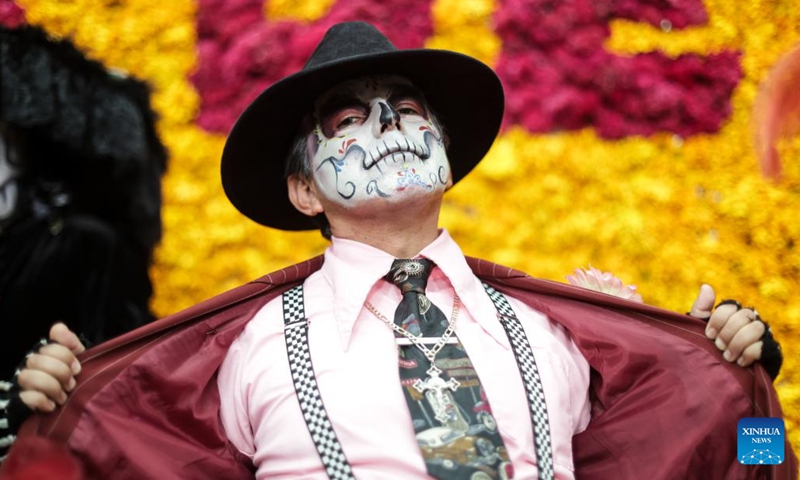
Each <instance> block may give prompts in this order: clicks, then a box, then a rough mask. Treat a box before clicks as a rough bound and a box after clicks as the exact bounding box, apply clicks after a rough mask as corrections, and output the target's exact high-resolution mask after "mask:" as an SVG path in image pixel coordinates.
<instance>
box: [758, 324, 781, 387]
mask: <svg viewBox="0 0 800 480" xmlns="http://www.w3.org/2000/svg"><path fill="white" fill-rule="evenodd" d="M761 321H762V322H764V321H763V320H761ZM764 327H766V329H767V330H766V331H765V332H764V336H763V337H761V341H762V342H764V345H763V346H762V347H761V360H759V361H760V362H761V365H763V366H764V368H765V369H766V370H767V373H768V374H769V376H770V377H772V379H773V380H775V378H776V377H777V376H778V374H779V373H780V371H781V365H783V351H782V350H781V345H780V344H779V343H778V342H777V341H775V337H773V336H772V329H771V328H769V325H768V324H767V322H764Z"/></svg>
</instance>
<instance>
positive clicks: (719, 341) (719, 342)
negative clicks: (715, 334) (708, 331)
mask: <svg viewBox="0 0 800 480" xmlns="http://www.w3.org/2000/svg"><path fill="white" fill-rule="evenodd" d="M714 345H716V346H717V348H719V349H720V350H725V349H727V348H728V346H727V345H725V342H723V341H722V339H721V338H717V339H716V340H714Z"/></svg>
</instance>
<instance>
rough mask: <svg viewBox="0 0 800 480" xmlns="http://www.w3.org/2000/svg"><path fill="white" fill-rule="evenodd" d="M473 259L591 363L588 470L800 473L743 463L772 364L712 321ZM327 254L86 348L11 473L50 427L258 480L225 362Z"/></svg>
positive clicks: (147, 473)
mask: <svg viewBox="0 0 800 480" xmlns="http://www.w3.org/2000/svg"><path fill="white" fill-rule="evenodd" d="M468 260H469V264H470V266H471V267H472V269H473V271H474V272H475V274H476V275H477V276H478V277H480V278H481V279H482V280H483V281H485V282H487V283H489V284H490V285H492V286H493V287H495V288H496V289H498V290H500V291H502V292H504V293H506V294H508V295H510V296H512V297H514V298H517V299H519V300H521V301H523V302H525V303H527V304H528V305H530V306H531V307H532V308H534V309H536V310H538V311H540V312H542V313H544V314H545V315H547V316H548V317H549V318H551V319H552V320H553V321H556V322H558V323H560V324H562V325H563V326H564V327H566V328H567V329H568V330H569V331H570V333H571V335H572V338H573V340H574V341H575V343H576V344H577V346H578V348H579V349H580V350H581V352H582V353H583V355H584V356H585V357H586V359H587V360H588V362H589V364H590V365H591V366H592V369H593V371H592V383H591V391H590V395H591V399H592V420H591V423H590V424H589V426H588V428H587V429H586V431H584V432H582V433H580V434H578V435H576V436H575V437H574V439H573V444H574V455H575V465H576V469H577V475H578V478H589V479H614V480H617V479H647V480H659V479H687V478H698V479H739V478H743V479H744V478H747V479H756V478H759V479H760V478H775V479H796V478H797V471H798V469H797V458H796V457H795V456H794V453H793V452H792V450H791V447H790V446H789V444H788V442H787V443H786V457H787V459H786V461H785V462H784V463H783V464H782V465H779V466H751V465H741V464H739V463H738V462H737V460H736V456H737V452H736V438H737V436H736V435H737V432H736V427H737V422H738V421H739V419H740V418H742V417H780V416H782V412H781V408H780V405H779V403H778V399H777V396H776V394H775V390H774V389H773V386H772V382H771V380H770V378H769V376H768V375H767V374H766V372H765V371H764V369H763V368H761V367H760V366H756V367H754V368H748V369H744V368H741V367H738V366H736V365H731V364H729V363H728V362H726V361H724V360H723V359H722V357H721V355H720V352H719V351H718V350H717V349H716V347H715V346H714V345H713V344H712V342H711V341H710V340H708V339H706V338H705V335H704V334H703V332H704V328H705V324H704V323H703V322H702V321H700V320H698V319H695V318H692V317H689V316H687V315H680V314H676V313H673V312H668V311H665V310H661V309H658V308H655V307H652V306H648V305H642V304H637V303H633V302H630V301H627V300H623V299H620V298H617V297H612V296H609V295H605V294H601V293H597V292H593V291H589V290H585V289H581V288H575V287H572V286H569V285H565V284H561V283H555V282H550V281H546V280H537V279H534V278H531V277H529V276H527V275H525V274H524V273H522V272H519V271H516V270H513V269H510V268H506V267H501V266H498V265H495V264H492V263H489V262H486V261H483V260H477V259H468ZM321 264H322V257H317V258H314V259H311V260H309V261H307V262H304V263H301V264H298V265H294V266H292V267H289V268H286V269H284V270H281V271H279V272H275V273H272V274H269V275H266V276H264V277H262V278H260V279H258V280H256V281H254V282H251V283H248V284H246V285H243V286H241V287H239V288H236V289H234V290H231V291H229V292H226V293H223V294H221V295H219V296H217V297H215V298H212V299H210V300H208V301H206V302H203V303H201V304H198V305H196V306H194V307H191V308H189V309H187V310H184V311H182V312H179V313H177V314H175V315H172V316H169V317H167V318H164V319H162V320H159V321H157V322H154V323H152V324H149V325H146V326H144V327H141V328H139V329H138V330H135V331H132V332H130V333H127V334H125V335H123V336H121V337H118V338H115V339H113V340H111V341H109V342H106V343H104V344H101V345H98V346H97V347H95V348H92V349H90V350H88V351H86V352H85V353H84V354H82V355H81V359H82V362H83V371H82V372H81V374H80V375H79V378H78V387H77V388H76V389H75V391H74V392H73V393H72V395H71V396H70V398H69V400H68V401H67V403H66V404H65V405H64V406H63V407H61V408H59V409H58V410H57V412H56V413H54V414H51V415H37V416H34V417H32V418H31V419H29V420H28V421H27V422H26V423H25V424H24V425H23V427H22V430H21V431H20V434H19V437H18V440H17V443H16V444H15V446H14V447H13V448H12V450H11V452H10V455H9V458H8V460H7V461H6V462H5V464H4V466H3V468H4V470H3V471H5V472H6V473H8V471H9V470H11V469H12V467H13V468H18V467H19V466H20V465H26V464H28V465H30V464H31V463H32V462H34V461H35V458H36V456H37V455H36V452H37V451H40V450H41V449H40V447H39V445H40V444H41V442H42V437H44V438H45V439H50V442H49V443H50V444H52V443H56V444H66V445H67V446H68V447H69V449H70V450H71V451H72V452H73V454H74V455H75V456H76V457H77V458H78V459H79V461H80V463H81V464H82V465H83V466H84V468H85V470H86V472H87V474H88V476H89V477H90V478H98V479H129V478H130V479H133V478H136V479H141V478H154V479H155V478H158V479H163V480H169V479H203V478H214V479H223V478H224V479H252V478H253V467H252V465H251V464H250V462H249V460H248V459H246V458H244V457H243V456H242V455H241V454H239V453H238V452H237V451H236V449H235V448H234V447H233V446H232V445H231V444H230V443H229V442H228V441H227V438H226V436H225V432H224V430H223V428H222V425H221V423H220V420H219V393H218V390H217V384H216V371H217V368H218V367H219V365H220V363H221V362H222V360H223V358H224V357H225V353H226V351H227V349H228V347H229V345H230V344H231V342H233V340H234V339H235V338H236V337H237V336H238V335H239V332H241V330H242V328H244V326H245V324H246V323H247V322H248V321H249V320H250V319H251V318H252V317H253V315H254V314H255V313H256V312H257V311H258V310H259V309H260V308H261V307H262V306H263V305H264V304H266V303H267V302H269V301H270V300H272V299H273V298H275V297H276V296H278V295H280V294H281V293H282V292H284V291H286V290H287V289H288V288H290V287H292V286H294V285H297V284H298V283H301V282H302V281H303V280H304V279H305V278H306V277H307V276H308V275H310V274H311V273H312V272H314V271H315V270H317V269H318V268H319V267H320V265H321ZM549 408H559V406H558V405H550V406H549ZM303 434H305V432H276V435H303ZM346 453H347V452H346V451H345V454H346Z"/></svg>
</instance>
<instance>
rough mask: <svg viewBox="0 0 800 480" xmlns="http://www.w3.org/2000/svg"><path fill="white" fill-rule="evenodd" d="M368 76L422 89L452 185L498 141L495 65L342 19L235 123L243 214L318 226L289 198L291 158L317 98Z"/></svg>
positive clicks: (227, 173) (231, 182)
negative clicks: (409, 45)
mask: <svg viewBox="0 0 800 480" xmlns="http://www.w3.org/2000/svg"><path fill="white" fill-rule="evenodd" d="M366 75H400V76H402V77H405V78H407V79H408V80H410V81H411V82H413V84H414V85H415V86H416V87H417V88H418V89H419V90H420V91H422V93H423V94H424V95H425V99H426V100H427V102H428V104H429V105H430V107H431V109H432V110H433V111H434V112H435V114H436V116H437V118H438V119H439V121H440V123H441V124H442V125H443V127H444V131H445V133H446V134H447V136H448V137H449V146H448V148H447V157H448V160H449V161H450V167H451V170H452V175H453V183H456V182H458V181H459V180H461V179H462V178H463V177H464V176H465V175H466V174H467V173H469V172H470V171H471V170H472V169H473V168H474V167H475V165H477V164H478V162H480V161H481V159H482V158H483V157H484V155H486V152H487V151H488V150H489V148H490V147H491V146H492V143H493V142H494V139H495V137H496V136H497V133H498V130H499V128H500V123H501V121H502V117H503V105H504V96H503V87H502V84H501V83H500V79H499V78H498V77H497V75H496V74H495V73H494V72H493V71H492V69H491V68H489V67H488V66H487V65H485V64H484V63H482V62H480V61H479V60H477V59H475V58H472V57H469V56H466V55H463V54H460V53H456V52H451V51H447V50H433V49H416V50H398V49H397V48H396V47H395V46H394V45H393V44H392V43H391V42H390V41H389V39H388V38H386V37H385V36H384V35H383V34H382V33H381V32H379V31H378V30H377V29H376V28H375V27H373V26H372V25H370V24H368V23H363V22H347V23H340V24H337V25H334V26H333V27H331V28H330V29H329V30H328V31H327V33H326V34H325V36H324V38H323V39H322V41H321V42H320V43H319V45H318V46H317V48H316V50H315V51H314V53H313V54H312V55H311V58H310V59H309V60H308V62H307V63H306V64H305V66H304V67H303V69H302V70H300V71H299V72H297V73H295V74H293V75H290V76H288V77H286V78H284V79H282V80H280V81H278V82H276V83H274V84H273V85H272V86H270V87H269V88H267V89H266V90H264V91H263V92H262V93H261V94H260V95H259V96H258V97H257V98H256V99H255V100H254V101H253V102H252V103H251V104H250V105H249V106H248V107H247V109H245V111H244V112H243V113H242V115H241V116H240V117H239V119H238V120H237V121H236V124H235V125H234V126H233V129H232V130H231V133H230V135H229V136H228V139H227V142H226V143H225V148H224V150H223V152H222V186H223V188H224V190H225V194H226V195H227V196H228V199H230V201H231V203H233V205H234V206H235V207H236V208H237V209H239V211H240V212H242V213H243V214H245V215H246V216H247V217H249V218H250V219H252V220H254V221H256V222H258V223H260V224H262V225H266V226H268V227H273V228H278V229H281V230H311V229H315V228H317V226H316V225H315V224H314V223H313V222H312V220H311V217H308V216H306V215H304V214H302V213H300V212H299V211H297V210H296V209H295V208H294V206H293V205H292V204H291V202H290V201H289V197H288V190H287V187H286V180H285V178H284V171H285V165H286V159H287V157H288V156H289V153H290V151H291V149H292V147H293V145H292V142H293V140H294V138H295V137H296V135H297V134H298V129H299V126H300V124H301V121H302V120H303V117H304V116H305V115H307V114H309V113H311V112H312V109H313V105H314V101H315V100H316V99H317V97H319V96H320V95H321V94H323V93H325V92H326V91H327V90H328V89H330V88H331V87H333V86H335V85H336V84H338V83H340V82H343V81H345V80H349V79H354V78H359V77H363V76H366Z"/></svg>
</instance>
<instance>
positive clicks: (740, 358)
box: [736, 357, 744, 367]
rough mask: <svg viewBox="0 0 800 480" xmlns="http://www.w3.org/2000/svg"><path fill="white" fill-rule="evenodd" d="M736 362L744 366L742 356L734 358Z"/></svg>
mask: <svg viewBox="0 0 800 480" xmlns="http://www.w3.org/2000/svg"><path fill="white" fill-rule="evenodd" d="M736 363H737V364H739V366H740V367H744V357H739V360H736Z"/></svg>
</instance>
